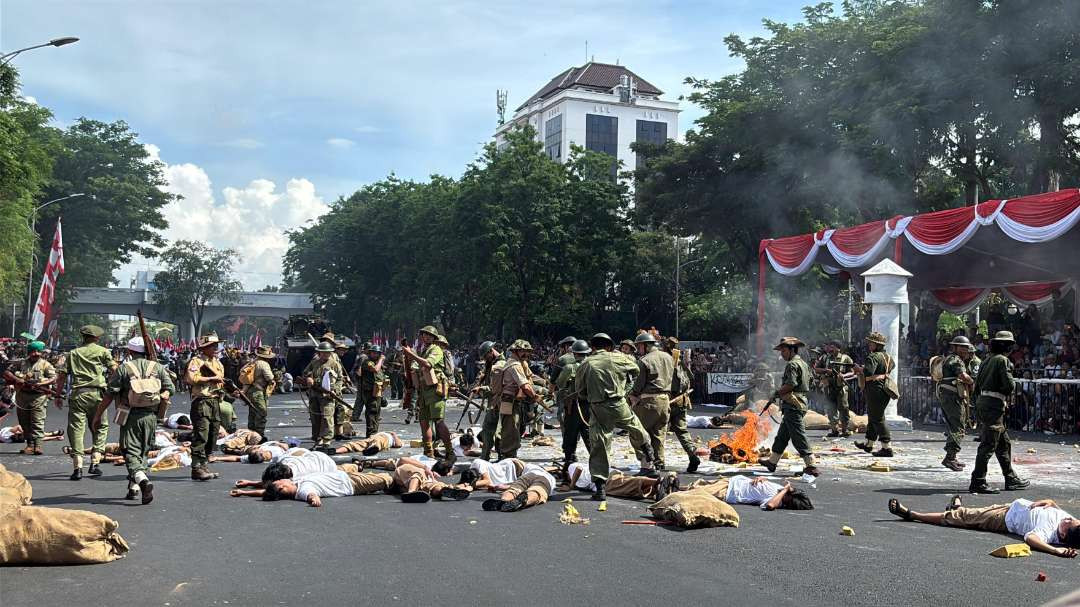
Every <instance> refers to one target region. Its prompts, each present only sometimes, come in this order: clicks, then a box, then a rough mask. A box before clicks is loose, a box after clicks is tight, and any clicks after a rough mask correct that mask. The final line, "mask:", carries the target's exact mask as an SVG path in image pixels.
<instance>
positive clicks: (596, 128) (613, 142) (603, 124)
mask: <svg viewBox="0 0 1080 607" xmlns="http://www.w3.org/2000/svg"><path fill="white" fill-rule="evenodd" d="M585 149H587V150H592V151H594V152H603V153H605V154H608V155H610V156H611V158H612V161H611V178H612V179H615V176H616V174H617V173H618V168H619V161H618V158H619V119H618V118H616V117H614V116H597V115H596V114H585Z"/></svg>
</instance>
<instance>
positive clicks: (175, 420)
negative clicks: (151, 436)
mask: <svg viewBox="0 0 1080 607" xmlns="http://www.w3.org/2000/svg"><path fill="white" fill-rule="evenodd" d="M181 419H185V421H187V424H185V425H189V424H191V417H190V416H188V414H187V413H173V414H172V415H170V416H169V417H167V418H165V427H166V428H179V427H180V420H181Z"/></svg>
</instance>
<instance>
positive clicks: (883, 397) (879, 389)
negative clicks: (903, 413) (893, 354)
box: [855, 331, 895, 457]
mask: <svg viewBox="0 0 1080 607" xmlns="http://www.w3.org/2000/svg"><path fill="white" fill-rule="evenodd" d="M866 342H867V344H868V345H867V347H868V348H869V349H870V353H869V354H867V356H866V362H865V363H863V365H862V366H861V367H860V366H858V365H856V366H855V373H857V374H858V375H859V376H860V377H861V380H860V381H861V382H862V384H863V395H864V396H865V397H866V441H865V442H859V441H855V446H856V447H858V448H860V449H862V450H863V451H866V452H867V453H871V452H873V454H874V456H875V457H892V456H893V450H892V447H890V446H889V444H890V443H891V442H892V435H891V434H890V433H889V426H887V425H886V424H885V407H887V406H889V400H890V398H889V395H888V393H887V392H886V391H885V382H886V381H887V380H888V379H889V372H890V371H891V370H892V368H893V366H894V365H895V363H894V362H893V361H892V359H891V358H890V357H889V355H888V354H886V353H885V351H884V350H885V336H884V335H882V334H881V333H878V332H877V331H874V332H873V333H871V334H870V335H868V336H867V337H866ZM874 441H881V449H879V450H877V451H874Z"/></svg>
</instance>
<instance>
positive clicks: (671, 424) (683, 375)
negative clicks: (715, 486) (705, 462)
mask: <svg viewBox="0 0 1080 607" xmlns="http://www.w3.org/2000/svg"><path fill="white" fill-rule="evenodd" d="M678 344H679V340H678V339H676V338H674V337H667V338H665V339H664V342H663V347H664V351H665V352H667V353H668V354H671V358H672V360H673V361H674V362H675V373H674V374H673V375H672V376H671V392H670V394H671V402H670V404H671V415H670V416H669V417H668V429H669V430H671V431H672V433H674V434H675V438H677V439H678V440H679V445H681V446H682V448H683V451H685V452H686V457H687V458H688V459H689V460H690V462H689V464H688V465H687V466H686V471H687V472H688V473H694V472H697V469H698V466H700V465H701V458H700V457H698V455H697V449H696V447H694V442H693V441H692V440H690V431H689V430H687V429H686V416H687V414H688V413H689V412H690V406H691V403H690V390H691V385H692V383H693V379H694V376H693V374H692V373H691V372H690V368H689V366H688V364H687V363H688V361H687V360H686V359H685V358H683V357H682V352H680V351H679V349H678V348H676V347H675V346H677V345H678Z"/></svg>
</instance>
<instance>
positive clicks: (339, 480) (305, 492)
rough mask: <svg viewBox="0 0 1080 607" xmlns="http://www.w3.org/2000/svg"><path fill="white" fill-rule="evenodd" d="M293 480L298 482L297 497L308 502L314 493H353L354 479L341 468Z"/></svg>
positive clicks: (343, 494)
mask: <svg viewBox="0 0 1080 607" xmlns="http://www.w3.org/2000/svg"><path fill="white" fill-rule="evenodd" d="M319 455H326V454H325V453H320V454H319ZM331 461H332V460H331ZM293 482H295V483H296V496H295V499H298V500H300V501H302V502H306V501H307V498H308V496H309V495H312V494H314V495H317V496H319V497H348V496H350V495H352V494H353V484H352V481H351V480H350V479H349V475H348V474H346V473H344V472H342V471H341V470H336V469H335V470H333V471H332V472H319V473H316V474H308V475H307V476H304V477H301V478H294V479H293Z"/></svg>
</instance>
